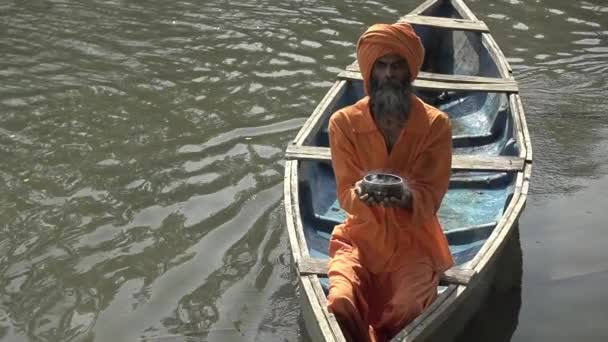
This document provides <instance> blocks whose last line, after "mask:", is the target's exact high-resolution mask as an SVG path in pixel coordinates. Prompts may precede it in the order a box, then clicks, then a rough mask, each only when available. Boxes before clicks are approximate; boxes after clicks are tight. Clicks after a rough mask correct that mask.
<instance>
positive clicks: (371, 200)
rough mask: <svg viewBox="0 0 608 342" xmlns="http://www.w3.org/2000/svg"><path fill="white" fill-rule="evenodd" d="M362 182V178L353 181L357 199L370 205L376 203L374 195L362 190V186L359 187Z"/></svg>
mask: <svg viewBox="0 0 608 342" xmlns="http://www.w3.org/2000/svg"><path fill="white" fill-rule="evenodd" d="M362 182H363V180H360V181H358V182H357V183H355V193H356V194H357V196H359V199H360V200H361V201H363V203H365V204H367V205H370V206H371V205H378V204H379V203H378V202H377V201H376V198H375V197H374V196H370V194H368V193H367V192H363V188H362V187H361V183H362Z"/></svg>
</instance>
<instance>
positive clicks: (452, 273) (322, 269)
mask: <svg viewBox="0 0 608 342" xmlns="http://www.w3.org/2000/svg"><path fill="white" fill-rule="evenodd" d="M328 265H329V259H315V258H305V259H302V260H301V261H300V262H299V263H298V271H299V272H300V274H301V275H313V274H316V275H320V276H327V272H328V270H329V266H328ZM476 275H477V271H475V270H473V269H465V268H456V267H452V268H450V269H449V270H447V271H445V272H444V273H443V275H442V276H441V282H442V283H444V284H455V285H465V286H466V285H468V284H469V283H470V282H471V281H472V279H473V278H475V276H476Z"/></svg>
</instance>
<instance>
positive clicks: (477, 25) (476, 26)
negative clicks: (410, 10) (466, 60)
mask: <svg viewBox="0 0 608 342" xmlns="http://www.w3.org/2000/svg"><path fill="white" fill-rule="evenodd" d="M399 22H405V23H408V24H411V25H420V26H432V27H436V28H441V29H448V30H459V31H472V32H490V29H488V26H487V25H486V24H485V23H484V22H483V21H479V20H467V19H455V18H443V17H431V16H424V15H411V14H408V15H405V16H403V17H401V18H400V19H399Z"/></svg>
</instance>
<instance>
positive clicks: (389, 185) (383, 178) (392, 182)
mask: <svg viewBox="0 0 608 342" xmlns="http://www.w3.org/2000/svg"><path fill="white" fill-rule="evenodd" d="M402 184H403V178H401V177H399V176H397V175H395V174H391V173H382V172H373V173H369V174H367V175H366V176H365V177H363V182H361V190H362V191H363V192H364V193H368V194H370V196H373V197H374V198H375V199H376V200H377V201H381V200H383V199H384V198H386V197H396V198H401V196H402V191H403V186H402Z"/></svg>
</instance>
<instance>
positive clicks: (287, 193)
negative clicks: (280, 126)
mask: <svg viewBox="0 0 608 342" xmlns="http://www.w3.org/2000/svg"><path fill="white" fill-rule="evenodd" d="M297 165H298V161H297V160H288V161H286V162H285V176H284V177H283V202H284V205H285V223H286V226H287V234H288V236H289V247H290V248H291V255H292V257H293V261H294V263H295V264H297V263H298V262H299V261H300V259H301V258H302V253H301V252H300V251H301V249H300V244H299V243H298V238H297V233H296V226H295V219H294V213H293V205H294V201H293V200H294V198H293V197H292V195H291V185H292V182H291V179H292V177H293V172H292V170H293V168H295V167H297ZM296 203H297V202H296Z"/></svg>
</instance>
